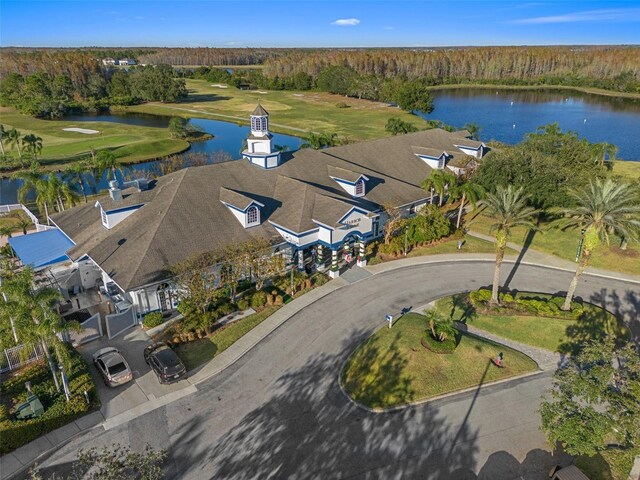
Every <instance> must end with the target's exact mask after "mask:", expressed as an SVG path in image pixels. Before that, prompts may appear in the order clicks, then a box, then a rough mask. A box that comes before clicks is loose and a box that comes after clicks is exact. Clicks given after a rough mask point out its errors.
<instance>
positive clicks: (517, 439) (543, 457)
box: [42, 261, 640, 480]
mask: <svg viewBox="0 0 640 480" xmlns="http://www.w3.org/2000/svg"><path fill="white" fill-rule="evenodd" d="M512 267H513V265H512V264H511V263H509V262H507V263H505V266H504V267H503V279H502V281H504V280H505V279H506V278H507V276H508V277H509V278H510V286H511V288H514V289H521V290H529V291H542V292H557V291H562V290H564V289H565V288H566V287H567V285H568V284H569V280H570V278H571V276H572V273H571V272H563V271H559V270H555V269H549V268H544V267H535V266H529V265H520V266H519V268H517V270H516V271H514V270H512ZM492 274H493V262H483V261H458V262H442V263H434V264H427V265H419V266H413V267H407V268H402V269H399V270H394V271H390V272H387V273H381V274H378V275H374V276H371V277H369V278H366V279H364V280H362V281H360V282H357V283H354V284H351V285H348V286H346V287H344V288H341V289H339V290H337V291H335V292H334V293H332V294H330V295H328V296H326V297H324V298H322V299H320V300H318V301H317V302H315V303H313V304H312V305H310V306H309V307H307V308H305V309H304V310H301V311H300V312H299V313H297V314H295V315H293V316H292V317H291V318H290V319H289V320H288V321H287V322H286V323H284V324H283V325H282V326H281V327H279V328H278V329H277V330H275V331H274V332H272V333H271V334H270V335H269V336H267V337H266V338H265V339H264V340H263V341H262V342H261V343H260V344H259V345H258V346H257V347H256V348H254V349H252V350H251V351H249V352H248V353H247V354H246V355H245V356H244V357H242V358H241V359H240V360H238V361H237V362H236V363H235V364H233V365H232V366H231V367H229V368H227V369H226V370H224V371H223V372H222V373H221V374H219V375H217V376H215V377H213V378H211V379H209V380H207V381H205V382H203V383H201V384H199V385H198V391H197V392H196V393H194V394H192V395H189V396H185V397H183V398H181V399H179V400H177V401H175V402H172V403H169V404H167V405H163V406H161V407H160V408H156V409H154V410H152V411H149V412H148V413H146V414H143V415H140V416H137V417H136V418H133V419H132V420H130V421H129V422H127V423H124V424H121V425H117V426H115V427H114V428H110V429H109V430H104V429H94V430H92V431H91V432H89V433H87V434H86V435H84V436H83V437H81V438H79V439H77V440H74V441H72V442H70V443H69V444H67V445H65V446H64V447H62V448H60V449H59V450H58V451H57V452H56V453H55V454H54V455H52V456H51V457H50V458H49V459H48V460H46V461H45V462H42V465H43V467H45V468H46V472H45V473H47V474H49V473H51V472H54V471H64V470H65V469H68V467H69V465H70V463H71V462H72V461H73V459H74V458H75V454H76V450H77V449H78V448H81V447H82V448H87V447H89V446H102V445H109V444H111V443H113V442H119V443H125V444H128V445H131V446H132V447H133V448H141V447H142V446H143V445H144V444H145V443H149V444H150V445H152V446H154V447H156V448H164V449H167V450H168V452H169V458H168V461H167V468H168V478H180V479H209V478H220V479H227V478H233V479H254V478H260V479H262V478H278V479H280V478H285V479H286V478H291V479H294V478H295V479H327V478H331V479H334V478H384V479H395V478H397V479H400V478H402V479H407V478H420V479H438V480H440V479H442V480H449V479H454V480H455V479H491V480H502V479H504V480H513V479H520V478H522V479H526V480H543V479H546V478H547V477H546V474H547V472H548V469H549V467H550V466H551V465H552V464H554V463H566V462H568V461H569V459H568V458H567V457H563V456H561V455H558V454H555V455H554V454H552V453H551V451H550V448H549V446H548V445H547V444H546V441H545V438H544V436H543V434H542V433H541V432H540V430H539V426H540V419H539V416H538V413H537V409H538V407H539V404H540V397H541V396H542V395H543V394H544V392H545V391H546V390H547V389H548V387H549V385H550V376H549V374H540V375H536V376H533V377H530V378H529V379H526V380H514V381H511V382H508V383H504V384H500V385H496V386H492V387H488V388H483V389H479V390H476V391H474V392H471V393H466V394H462V395H456V396H454V397H452V398H449V399H446V400H440V401H437V402H431V403H427V404H423V405H418V406H415V407H410V408H407V409H404V410H401V411H396V412H392V413H385V414H374V413H369V412H366V411H363V410H361V409H359V408H357V407H355V406H354V405H353V404H352V403H351V402H349V401H348V399H347V398H346V397H345V396H344V395H343V394H342V392H341V391H340V389H339V386H338V374H339V371H340V369H341V367H342V365H343V364H344V362H345V361H346V359H347V358H348V357H349V355H350V354H351V352H353V350H354V348H355V347H356V346H357V345H358V344H359V343H360V342H361V341H363V340H364V339H366V338H367V337H368V336H369V335H370V334H371V333H372V332H373V331H375V329H377V328H378V327H380V326H381V325H382V324H384V315H385V314H387V313H397V312H399V311H400V310H401V309H402V308H406V307H417V306H420V305H424V304H426V303H428V302H430V301H432V300H434V299H436V298H439V297H442V296H445V295H449V294H452V293H456V292H460V291H465V290H471V289H476V288H478V287H481V286H487V285H490V283H491V279H492ZM577 294H578V295H581V296H582V297H583V298H585V299H588V300H590V301H592V302H594V303H599V304H603V305H606V306H607V307H608V308H610V309H611V310H613V311H618V312H619V313H620V314H621V315H622V316H625V317H627V318H629V319H637V318H638V311H639V310H638V308H639V307H638V306H639V305H640V301H639V297H640V293H639V286H638V284H632V283H626V282H622V281H618V280H615V279H609V278H602V277H595V276H591V275H584V276H583V278H582V279H581V280H580V282H579V285H578V289H577ZM394 380H395V379H394V378H389V379H388V381H389V382H390V384H393V382H394Z"/></svg>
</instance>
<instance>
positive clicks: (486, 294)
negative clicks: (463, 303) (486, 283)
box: [469, 289, 491, 307]
mask: <svg viewBox="0 0 640 480" xmlns="http://www.w3.org/2000/svg"><path fill="white" fill-rule="evenodd" d="M489 300H491V290H485V289H480V290H476V291H475V292H470V293H469V301H470V302H471V305H473V306H474V307H484V306H486V305H487V304H488V303H489Z"/></svg>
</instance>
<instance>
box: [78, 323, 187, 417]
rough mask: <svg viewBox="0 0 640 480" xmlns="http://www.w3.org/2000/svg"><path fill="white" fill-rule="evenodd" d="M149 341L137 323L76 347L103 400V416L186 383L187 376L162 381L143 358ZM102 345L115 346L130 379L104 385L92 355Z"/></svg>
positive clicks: (138, 403) (180, 387)
mask: <svg viewBox="0 0 640 480" xmlns="http://www.w3.org/2000/svg"><path fill="white" fill-rule="evenodd" d="M151 343H152V341H151V338H149V336H148V335H147V334H146V333H145V331H144V330H142V329H141V328H140V327H133V328H131V329H129V330H127V331H126V332H125V333H124V334H122V335H120V336H117V337H115V338H113V339H111V340H108V339H107V337H106V335H105V336H103V337H102V338H101V339H99V340H95V341H93V342H90V343H87V344H85V345H81V346H80V347H78V351H80V353H81V354H82V356H83V357H84V359H85V360H86V362H87V363H88V364H89V366H90V368H91V373H92V375H93V377H94V379H95V381H96V386H97V388H98V394H99V395H100V400H101V402H102V407H101V408H100V411H101V412H102V415H103V416H104V418H105V419H108V418H110V417H113V416H115V415H117V414H119V413H122V412H125V411H127V410H130V409H132V408H133V407H136V406H138V405H140V404H142V403H144V402H146V401H148V400H154V399H157V398H160V397H162V396H164V395H167V394H168V393H171V392H175V391H177V390H180V389H182V388H184V387H186V386H188V385H189V383H188V382H187V380H186V379H185V380H180V381H179V382H176V383H174V384H171V385H162V384H160V382H159V381H158V377H157V376H156V374H155V373H154V372H153V371H152V370H151V368H150V367H149V366H148V365H147V363H146V362H145V361H144V356H143V351H144V349H145V347H146V346H147V345H150V344H151ZM104 347H115V348H117V349H118V350H120V353H122V355H123V356H124V358H125V359H126V360H127V362H128V363H129V367H131V370H132V372H133V378H134V381H133V382H129V383H127V384H126V385H122V386H119V387H115V388H111V387H108V386H106V385H105V383H104V382H103V381H102V377H101V376H100V374H99V373H98V371H97V370H96V368H95V366H94V365H93V359H92V355H93V354H94V353H95V352H96V351H98V350H100V349H101V348H104Z"/></svg>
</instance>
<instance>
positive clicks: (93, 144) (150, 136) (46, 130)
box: [0, 107, 189, 166]
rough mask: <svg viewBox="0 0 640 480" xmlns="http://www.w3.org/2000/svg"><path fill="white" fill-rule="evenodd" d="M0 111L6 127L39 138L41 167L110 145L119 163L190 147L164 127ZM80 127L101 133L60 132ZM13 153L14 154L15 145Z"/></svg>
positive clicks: (155, 156)
mask: <svg viewBox="0 0 640 480" xmlns="http://www.w3.org/2000/svg"><path fill="white" fill-rule="evenodd" d="M0 113H1V114H2V124H3V125H4V126H5V128H8V129H11V128H13V127H15V128H17V129H18V130H19V131H20V133H21V134H22V135H23V136H24V135H26V134H28V133H35V134H36V135H38V136H39V137H41V138H42V145H43V148H42V153H41V154H40V155H38V160H39V161H40V163H41V164H42V165H44V166H47V165H52V164H60V163H70V162H73V161H76V160H79V159H81V158H82V157H86V156H88V155H89V152H90V150H91V148H95V149H102V148H110V149H112V151H113V152H114V154H115V155H116V156H117V157H118V158H119V159H120V160H121V161H122V162H124V163H127V162H136V161H140V160H144V159H148V158H157V157H161V156H165V155H170V154H172V153H176V152H180V151H182V150H184V149H186V148H187V147H188V146H189V144H188V142H186V141H184V140H177V139H172V138H170V135H169V130H168V129H166V128H154V127H142V126H137V125H125V124H122V123H113V122H70V121H65V120H42V119H38V118H33V117H29V116H27V115H22V114H20V113H18V112H16V111H15V110H13V109H11V108H6V107H0ZM79 126H81V127H82V128H87V129H92V130H98V131H99V132H100V133H98V134H92V135H87V134H83V133H77V132H65V131H63V128H68V127H79ZM12 153H13V155H14V156H16V157H17V149H16V148H15V147H14V149H13V152H12Z"/></svg>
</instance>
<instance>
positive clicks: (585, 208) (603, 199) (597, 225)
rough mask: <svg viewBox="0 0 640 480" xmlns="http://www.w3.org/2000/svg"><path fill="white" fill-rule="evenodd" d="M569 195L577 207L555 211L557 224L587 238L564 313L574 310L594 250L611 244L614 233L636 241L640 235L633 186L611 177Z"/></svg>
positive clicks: (635, 193) (638, 207)
mask: <svg viewBox="0 0 640 480" xmlns="http://www.w3.org/2000/svg"><path fill="white" fill-rule="evenodd" d="M569 195H570V196H571V197H572V199H573V200H574V202H575V204H574V206H572V207H566V208H561V209H557V210H556V212H557V213H560V214H562V215H563V218H561V219H559V220H558V221H557V225H558V226H560V228H562V229H563V230H564V229H567V228H572V227H573V228H581V229H582V230H584V236H583V245H582V252H581V253H580V258H579V261H578V267H577V268H576V273H575V275H574V276H573V278H572V279H571V283H570V284H569V289H568V290H567V297H566V298H565V302H564V304H563V305H562V309H563V310H571V300H572V299H573V294H574V293H575V291H576V286H577V285H578V279H579V278H580V275H582V273H583V272H584V270H585V269H586V268H587V265H588V264H589V259H590V258H591V254H592V253H593V250H594V248H596V247H597V246H598V245H600V244H602V243H606V244H607V245H608V244H609V235H611V234H612V233H614V234H616V235H618V236H620V237H621V238H625V239H629V240H636V239H637V238H638V235H639V232H640V203H638V195H637V192H635V191H634V190H633V189H632V187H631V186H630V185H627V184H624V183H619V184H618V183H616V182H614V181H613V180H611V179H610V178H608V179H606V180H604V181H603V180H601V179H596V180H595V182H590V184H589V185H588V186H587V187H584V188H582V189H579V190H570V191H569Z"/></svg>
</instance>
